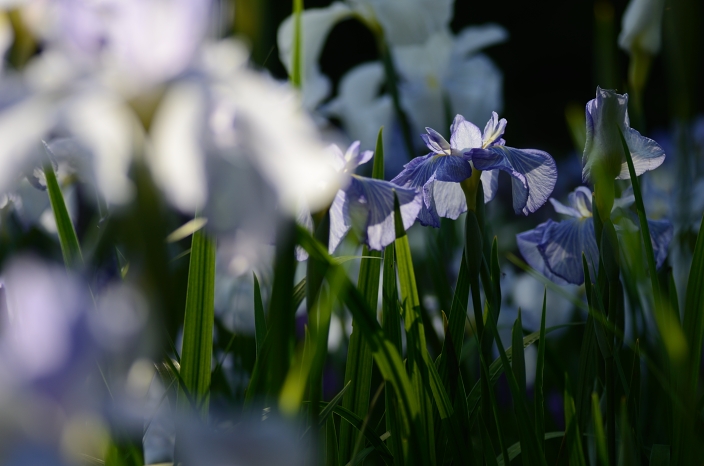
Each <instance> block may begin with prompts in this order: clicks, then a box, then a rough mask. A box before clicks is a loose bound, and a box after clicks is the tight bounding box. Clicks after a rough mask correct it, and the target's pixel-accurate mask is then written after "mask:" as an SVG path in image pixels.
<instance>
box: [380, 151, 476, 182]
mask: <svg viewBox="0 0 704 466" xmlns="http://www.w3.org/2000/svg"><path fill="white" fill-rule="evenodd" d="M471 175H472V167H471V165H470V164H469V162H467V161H466V160H465V159H464V157H457V156H454V155H447V156H444V155H440V156H439V155H435V154H428V155H425V156H423V157H416V158H415V159H413V160H411V161H410V162H408V163H407V164H406V165H404V167H403V171H401V173H399V174H398V175H397V176H396V177H395V178H394V179H393V180H391V182H392V183H395V184H397V185H399V186H404V187H411V188H420V187H421V186H424V185H425V184H426V183H427V182H428V180H430V179H431V177H434V179H435V180H437V181H448V182H455V183H459V182H460V181H463V180H465V179H467V178H469V177H470V176H471Z"/></svg>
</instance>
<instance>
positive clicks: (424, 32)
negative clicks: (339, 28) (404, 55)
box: [277, 0, 454, 110]
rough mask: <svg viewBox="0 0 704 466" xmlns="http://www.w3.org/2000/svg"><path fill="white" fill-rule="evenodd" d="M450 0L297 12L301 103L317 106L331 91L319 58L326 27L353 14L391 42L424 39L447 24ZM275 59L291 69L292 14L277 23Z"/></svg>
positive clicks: (369, 0) (374, 2) (381, 1)
mask: <svg viewBox="0 0 704 466" xmlns="http://www.w3.org/2000/svg"><path fill="white" fill-rule="evenodd" d="M453 4H454V0H406V1H397V0H350V1H349V2H346V3H342V2H335V3H333V4H332V5H330V6H329V7H326V8H311V9H308V10H304V11H303V14H302V15H301V26H302V38H301V40H302V43H301V49H302V55H303V57H302V61H303V64H302V74H303V83H302V91H303V104H304V106H305V107H306V108H308V109H311V110H312V109H314V108H316V107H317V106H318V105H319V104H320V103H321V102H323V101H324V100H325V99H326V98H327V97H328V96H329V94H330V90H331V86H330V80H329V79H328V77H327V76H325V75H324V74H322V72H321V71H320V66H319V65H318V61H319V59H320V54H321V53H322V50H323V46H324V45H325V41H326V39H327V36H328V34H329V33H330V31H331V30H332V29H333V27H335V25H336V24H337V23H339V22H341V21H343V20H345V19H350V18H355V19H358V20H360V21H362V22H363V23H364V24H366V25H367V26H368V27H369V28H370V29H371V30H372V31H373V32H375V33H377V34H378V33H381V34H383V36H384V39H385V40H386V41H387V42H388V43H389V44H390V45H392V46H393V45H399V46H402V45H410V44H419V43H423V42H425V41H426V40H427V39H428V37H430V36H431V35H432V34H434V33H435V32H436V31H438V30H440V29H443V28H445V27H447V26H448V24H449V22H450V18H451V16H452V7H453ZM277 43H278V46H279V57H280V58H281V62H282V63H283V64H284V66H285V67H286V69H287V70H288V72H289V74H290V73H291V70H292V67H293V16H289V17H288V18H286V20H284V22H283V23H281V26H279V31H278V35H277Z"/></svg>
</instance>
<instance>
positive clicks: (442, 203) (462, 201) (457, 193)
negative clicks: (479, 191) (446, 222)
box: [432, 181, 467, 220]
mask: <svg viewBox="0 0 704 466" xmlns="http://www.w3.org/2000/svg"><path fill="white" fill-rule="evenodd" d="M432 189H433V201H434V210H435V213H437V215H438V216H439V217H445V218H451V219H453V220H455V219H457V217H459V216H460V214H462V213H463V212H467V200H466V198H465V195H464V191H462V188H461V187H460V185H459V183H448V182H445V181H435V182H434V183H433V188H432Z"/></svg>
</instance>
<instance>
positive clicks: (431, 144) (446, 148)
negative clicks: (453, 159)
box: [421, 128, 451, 154]
mask: <svg viewBox="0 0 704 466" xmlns="http://www.w3.org/2000/svg"><path fill="white" fill-rule="evenodd" d="M425 131H426V132H427V133H428V134H427V135H425V134H422V135H421V138H423V141H425V144H426V145H427V146H428V149H430V150H432V151H433V152H435V153H443V152H444V153H445V154H450V151H451V147H450V144H449V143H448V142H447V141H446V140H445V138H444V137H442V135H441V134H440V133H438V132H437V131H435V130H434V129H433V128H425Z"/></svg>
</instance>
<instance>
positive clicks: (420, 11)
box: [366, 0, 454, 45]
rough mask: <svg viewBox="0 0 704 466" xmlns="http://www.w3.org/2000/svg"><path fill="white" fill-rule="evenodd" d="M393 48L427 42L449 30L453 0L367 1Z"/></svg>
mask: <svg viewBox="0 0 704 466" xmlns="http://www.w3.org/2000/svg"><path fill="white" fill-rule="evenodd" d="M366 3H367V4H368V5H370V6H371V8H372V9H373V10H374V14H375V16H376V19H377V20H378V21H379V23H380V24H381V26H382V28H383V30H384V35H385V37H386V40H388V41H389V43H390V44H391V45H410V44H420V43H423V42H425V41H426V40H427V39H428V38H429V37H430V36H431V35H433V34H434V33H435V32H437V31H439V30H442V29H445V28H447V27H448V26H449V23H450V18H451V17H452V9H453V6H454V0H407V1H398V0H366Z"/></svg>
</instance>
